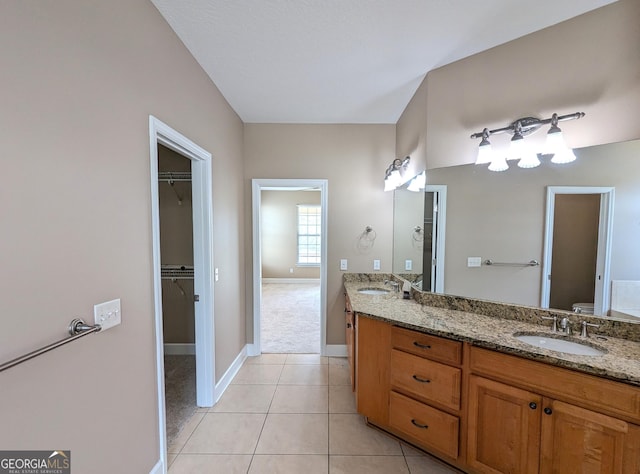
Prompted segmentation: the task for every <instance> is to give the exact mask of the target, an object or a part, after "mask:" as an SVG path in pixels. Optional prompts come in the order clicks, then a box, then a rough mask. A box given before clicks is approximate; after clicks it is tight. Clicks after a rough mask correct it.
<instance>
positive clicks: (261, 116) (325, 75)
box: [151, 0, 613, 123]
mask: <svg viewBox="0 0 640 474" xmlns="http://www.w3.org/2000/svg"><path fill="white" fill-rule="evenodd" d="M151 1H152V2H153V4H154V5H155V6H156V7H157V8H158V10H159V11H160V13H161V14H162V16H164V18H165V19H166V20H167V22H168V23H169V25H170V26H171V28H173V30H174V31H175V32H176V33H177V35H178V36H179V37H180V39H181V40H182V42H183V43H184V44H185V45H186V47H187V48H188V49H189V51H190V52H191V54H192V55H193V56H194V57H195V58H196V60H197V61H198V62H199V63H200V65H201V66H202V68H203V69H204V70H205V71H206V73H207V74H208V75H209V77H210V78H211V80H212V81H213V82H214V83H215V84H216V85H217V86H218V88H219V89H220V91H221V92H222V94H223V95H224V97H225V98H226V99H227V101H229V103H230V104H231V106H232V107H233V108H234V110H235V111H236V112H237V113H238V115H239V116H240V118H241V119H242V120H243V121H244V122H245V123H396V122H397V121H398V118H399V117H400V115H401V114H402V111H403V110H404V108H405V107H406V105H407V103H408V102H409V100H410V99H411V97H412V96H413V94H414V93H415V91H416V89H417V88H418V86H419V85H420V83H421V82H422V80H423V78H424V76H425V74H426V73H427V72H428V71H430V70H431V69H434V68H437V67H440V66H443V65H445V64H448V63H451V62H453V61H456V60H458V59H462V58H464V57H467V56H470V55H472V54H475V53H478V52H480V51H484V50H486V49H489V48H491V47H494V46H497V45H500V44H502V43H506V42H508V41H511V40H513V39H515V38H519V37H521V36H524V35H526V34H528V33H532V32H534V31H537V30H540V29H542V28H545V27H548V26H551V25H554V24H556V23H559V22H562V21H564V20H567V19H569V18H572V17H574V16H577V15H580V14H582V13H585V12H587V11H590V10H593V9H595V8H598V7H601V6H604V5H606V4H609V3H613V0H535V1H534V2H531V1H530V0H151Z"/></svg>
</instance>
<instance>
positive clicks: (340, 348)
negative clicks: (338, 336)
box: [324, 344, 347, 357]
mask: <svg viewBox="0 0 640 474" xmlns="http://www.w3.org/2000/svg"><path fill="white" fill-rule="evenodd" d="M324 355H325V356H327V357H347V345H346V344H327V345H326V346H325V348H324Z"/></svg>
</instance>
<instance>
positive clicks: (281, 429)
mask: <svg viewBox="0 0 640 474" xmlns="http://www.w3.org/2000/svg"><path fill="white" fill-rule="evenodd" d="M327 438H328V423H327V415H316V414H305V415H299V414H278V413H270V414H269V415H267V421H266V422H265V424H264V428H263V429H262V434H261V435H260V440H259V441H258V447H257V448H256V454H327V453H328V446H327Z"/></svg>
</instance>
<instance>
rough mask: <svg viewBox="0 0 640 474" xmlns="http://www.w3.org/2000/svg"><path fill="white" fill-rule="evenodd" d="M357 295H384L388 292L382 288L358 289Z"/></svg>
mask: <svg viewBox="0 0 640 474" xmlns="http://www.w3.org/2000/svg"><path fill="white" fill-rule="evenodd" d="M358 293H362V294H363V295H386V294H387V293H389V290H385V289H384V288H360V289H359V290H358Z"/></svg>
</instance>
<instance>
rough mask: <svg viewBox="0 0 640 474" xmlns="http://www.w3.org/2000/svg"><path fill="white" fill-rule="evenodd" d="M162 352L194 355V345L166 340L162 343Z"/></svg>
mask: <svg viewBox="0 0 640 474" xmlns="http://www.w3.org/2000/svg"><path fill="white" fill-rule="evenodd" d="M164 353H165V355H196V345H195V344H178V343H172V342H167V343H165V344H164Z"/></svg>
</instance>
